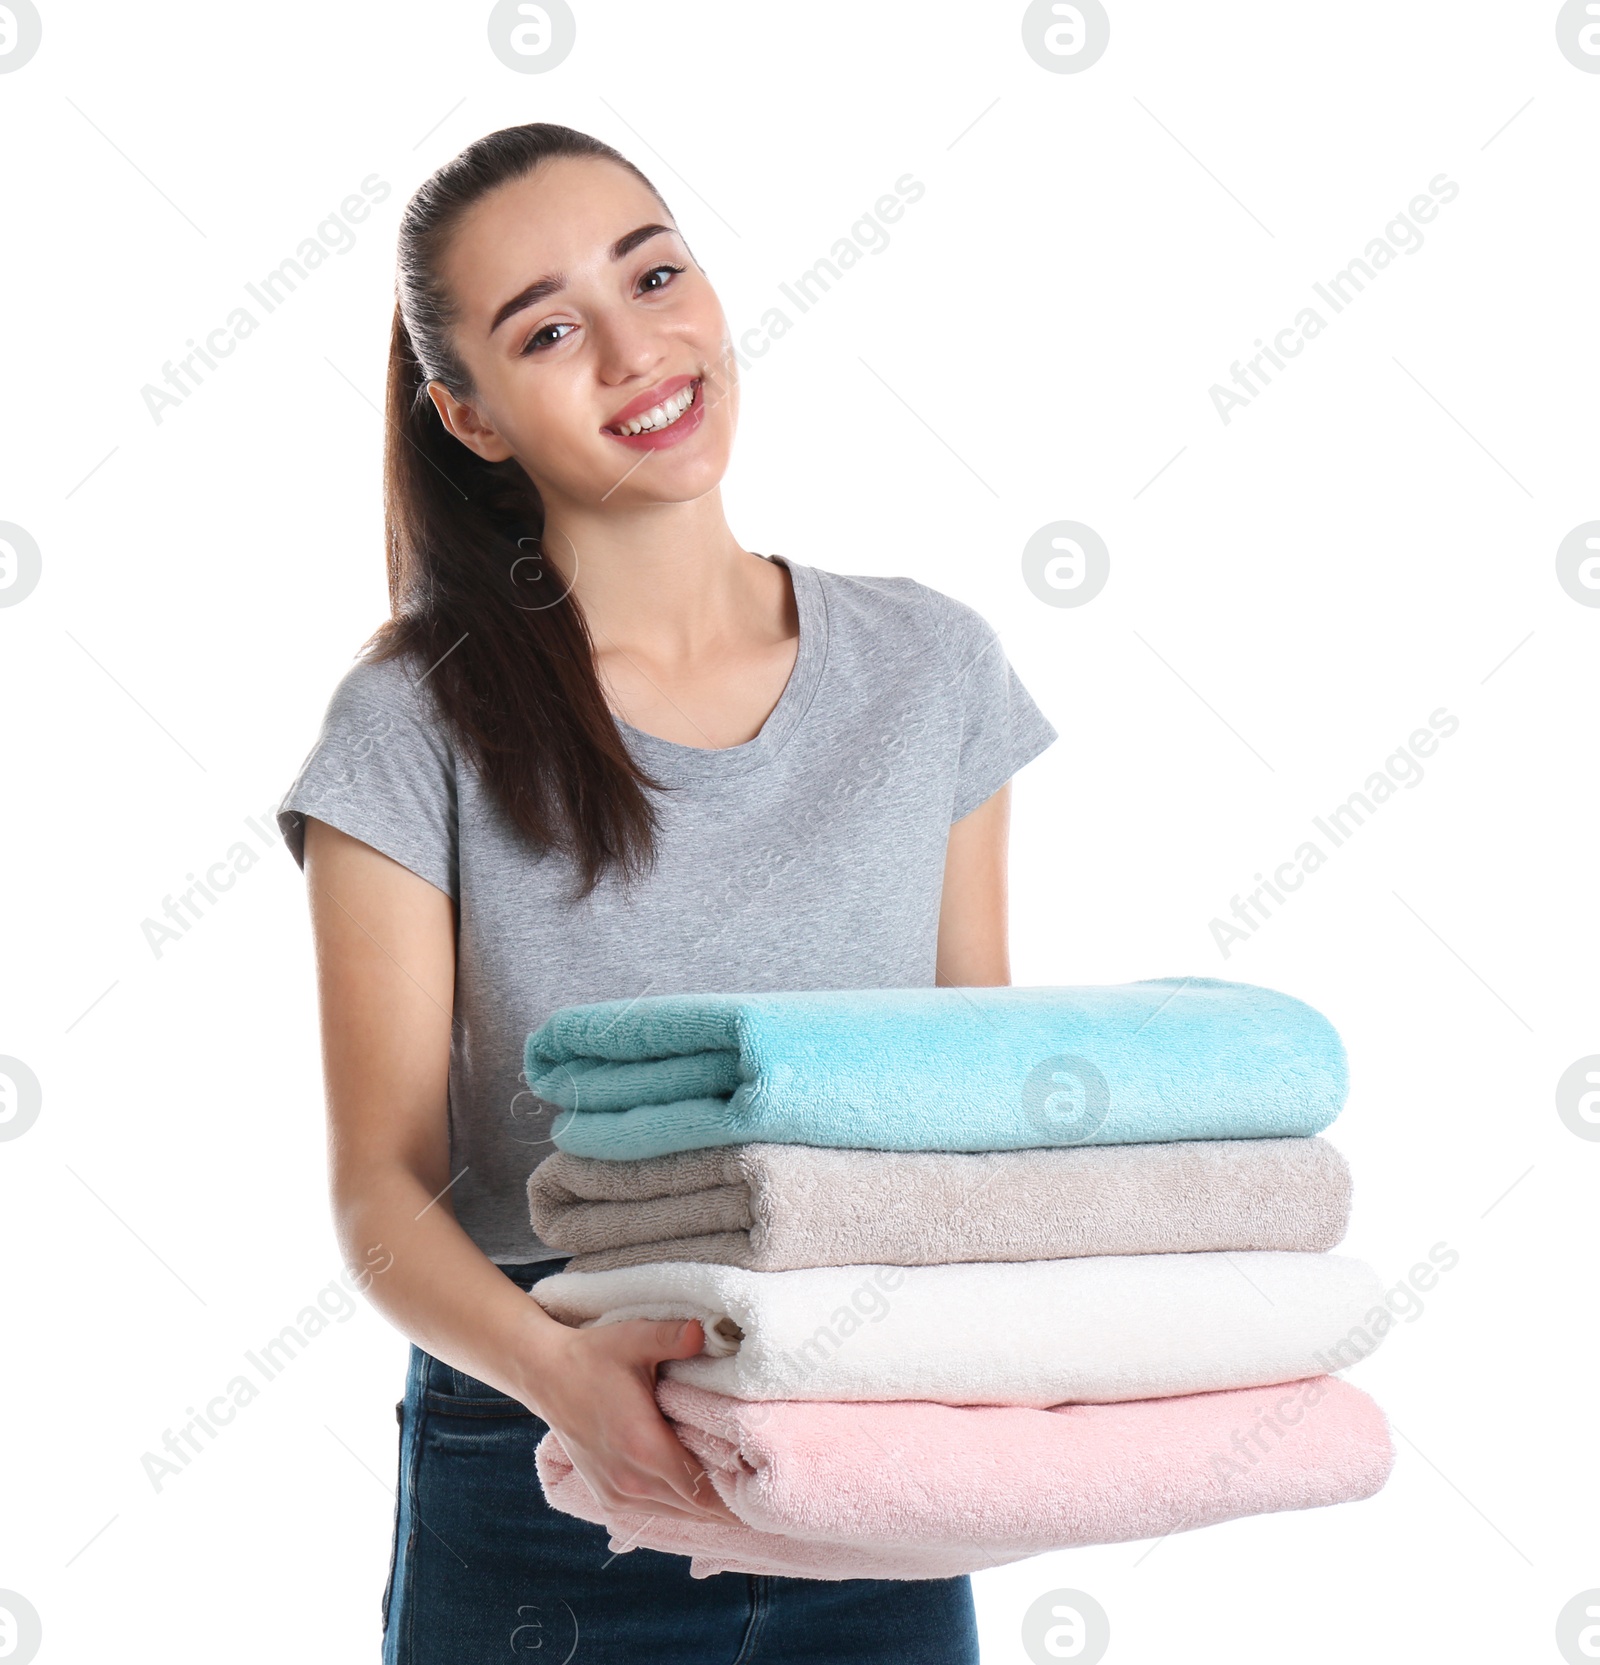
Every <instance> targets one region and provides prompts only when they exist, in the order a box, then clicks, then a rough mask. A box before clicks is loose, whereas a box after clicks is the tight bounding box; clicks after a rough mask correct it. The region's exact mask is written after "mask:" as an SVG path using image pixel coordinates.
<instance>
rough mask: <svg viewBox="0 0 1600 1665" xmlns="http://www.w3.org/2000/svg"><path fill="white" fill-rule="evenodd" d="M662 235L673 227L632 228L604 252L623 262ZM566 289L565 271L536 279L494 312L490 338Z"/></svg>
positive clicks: (672, 229) (669, 231) (669, 234)
mask: <svg viewBox="0 0 1600 1665" xmlns="http://www.w3.org/2000/svg"><path fill="white" fill-rule="evenodd" d="M663 232H665V233H666V234H667V235H668V236H669V237H670V236H672V235H674V228H673V227H672V226H670V225H641V226H635V227H634V229H633V230H632V231H630V232H627V233H625V234H624V235H623V236H621V237H619V238H618V239H617V240H616V242H614V243H613V244H612V245H611V247H610V249H609V250H607V253H608V254H609V255H610V257H611V259H612V260H626V259H627V258H628V256H629V255H630V254H632V253H633V251H634V250H635V249H636V248H638V247H639V245H640V244H641V243H648V242H649V241H650V239H651V238H652V237H659V236H660V235H661V234H662V233H663ZM566 286H567V278H566V273H564V272H552V273H551V274H550V275H549V276H548V277H542V278H536V279H535V280H534V281H533V282H532V283H530V284H529V285H528V287H527V288H526V289H524V290H521V291H520V292H519V293H518V294H515V295H513V296H512V297H511V299H510V300H509V301H507V302H506V303H505V305H504V306H502V307H501V308H500V310H499V311H498V312H497V313H495V315H494V322H493V323H492V324H490V325H489V333H490V335H493V334H494V332H495V331H496V330H497V329H499V328H500V326H501V325H502V324H503V323H504V322H505V321H506V319H507V318H510V317H512V316H513V315H514V314H516V313H518V312H522V311H525V310H526V309H527V308H528V307H530V306H537V305H538V304H539V302H540V301H542V300H545V299H547V298H548V297H549V296H551V295H556V294H559V293H560V292H561V291H562V290H563V289H565V288H566Z"/></svg>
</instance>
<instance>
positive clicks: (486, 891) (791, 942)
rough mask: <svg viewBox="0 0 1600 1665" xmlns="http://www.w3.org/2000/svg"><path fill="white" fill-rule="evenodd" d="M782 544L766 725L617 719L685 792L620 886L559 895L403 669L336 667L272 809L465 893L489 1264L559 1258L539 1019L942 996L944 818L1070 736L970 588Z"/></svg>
mask: <svg viewBox="0 0 1600 1665" xmlns="http://www.w3.org/2000/svg"><path fill="white" fill-rule="evenodd" d="M772 559H774V560H778V561H780V562H781V564H783V565H784V566H786V567H787V568H788V569H789V572H790V574H791V576H792V581H793V585H794V591H795V598H796V602H797V605H798V611H799V624H800V640H799V646H798V650H797V657H796V661H795V666H794V670H793V671H792V672H791V674H790V677H789V681H788V683H787V685H786V686H785V688H784V690H783V694H782V696H781V697H780V698H779V700H778V703H777V705H776V707H775V708H774V709H773V711H772V713H771V714H770V715H769V716H768V718H767V721H766V723H765V725H764V726H763V727H762V729H761V732H760V733H759V734H757V735H756V737H755V738H754V739H753V740H748V741H746V742H745V743H744V744H743V745H738V746H727V747H723V748H720V749H709V748H699V747H694V746H684V745H679V744H677V743H676V742H674V741H670V740H663V739H661V738H659V737H658V736H656V735H651V734H646V733H644V732H643V731H641V730H639V729H636V728H634V727H633V726H632V725H631V724H629V723H626V722H622V721H621V720H620V719H619V727H620V729H621V732H622V734H623V736H624V738H625V739H626V741H627V744H628V746H629V748H630V749H631V750H632V752H633V754H634V756H635V757H636V758H637V759H638V760H639V762H640V764H641V765H642V766H643V767H644V768H645V769H647V770H649V771H650V772H651V773H652V774H654V775H655V776H656V777H657V779H659V780H662V781H665V782H668V783H670V785H671V786H672V788H673V790H672V791H669V792H667V793H664V794H658V795H656V802H657V804H658V806H659V808H660V811H661V831H660V834H659V835H658V852H659V853H658V858H657V861H656V864H655V866H654V868H653V869H652V870H651V871H650V872H649V873H647V874H646V876H645V877H644V878H643V879H642V880H641V881H639V882H638V883H636V884H635V886H634V888H633V892H632V895H631V896H629V895H627V894H626V893H625V892H624V890H623V888H622V886H621V884H620V882H619V881H616V880H614V879H613V878H612V877H611V875H609V874H608V875H607V876H605V877H604V878H602V879H601V881H600V884H599V886H598V887H597V888H596V890H595V891H594V892H593V893H592V895H590V896H589V897H588V898H587V899H586V900H585V901H584V902H582V903H579V904H577V905H573V904H572V903H571V902H570V900H569V895H570V893H571V891H572V890H574V889H575V888H576V886H575V884H574V880H573V872H572V869H571V865H570V863H569V862H568V860H567V858H565V857H563V856H561V855H559V854H558V853H553V852H548V851H546V852H540V851H538V850H536V849H535V848H534V847H532V846H531V845H530V844H529V843H528V842H527V841H526V840H525V839H523V838H522V837H521V836H520V835H519V834H518V833H517V831H516V829H515V828H514V827H513V825H512V824H511V822H510V821H509V819H508V818H507V817H505V815H504V814H503V813H502V811H501V810H500V808H499V806H498V804H496V803H495V801H494V800H493V799H492V797H491V796H490V794H489V792H488V789H487V787H486V785H485V784H484V782H483V781H482V779H481V778H480V777H479V775H478V773H477V771H476V770H475V769H474V768H473V767H472V765H471V764H470V762H468V761H467V760H466V759H465V758H464V757H462V756H460V755H458V752H457V749H456V746H455V744H454V743H453V741H452V738H451V736H450V734H449V733H448V731H447V729H446V727H445V725H444V721H443V718H442V716H441V715H440V713H439V711H438V709H437V707H436V705H435V704H434V702H433V699H432V695H431V690H430V689H429V687H428V685H427V683H426V682H423V683H422V684H421V685H420V686H419V685H418V684H417V682H416V681H415V680H414V674H413V672H412V670H411V669H410V668H409V667H408V666H407V665H406V663H405V662H404V660H391V661H389V662H387V663H384V664H376V665H373V664H364V663H358V664H356V665H354V666H353V667H352V668H351V669H350V670H349V671H348V672H347V673H346V674H345V676H344V677H343V679H342V680H341V681H340V683H339V685H338V687H337V688H336V689H335V690H334V693H333V697H332V699H331V701H330V702H329V705H328V710H327V715H326V717H325V718H324V720H323V725H322V732H321V734H320V736H319V737H318V739H317V743H316V745H315V746H314V747H313V749H312V751H311V754H310V756H309V757H307V759H306V761H305V764H304V766H303V767H302V768H301V771H300V774H299V776H298V778H297V779H296V781H295V783H294V785H293V786H291V787H290V788H289V791H288V793H287V794H286V795H285V796H284V799H283V801H282V803H281V804H280V805H279V808H278V825H279V828H280V830H281V832H282V834H283V837H284V839H285V841H286V843H287V844H288V846H289V849H290V851H291V852H292V853H293V855H294V857H295V860H296V861H297V862H303V859H304V855H303V851H304V840H305V817H306V816H308V815H312V816H315V817H317V818H318V819H319V820H321V821H325V822H327V823H328V824H330V825H331V826H335V827H338V828H339V829H340V830H341V831H343V832H346V833H349V834H350V835H351V836H352V837H354V838H358V839H360V840H362V842H363V843H366V844H370V845H371V846H372V847H373V848H374V849H376V850H379V851H381V852H382V853H383V854H384V855H387V856H389V857H391V858H392V859H393V860H395V861H397V862H400V863H401V864H403V865H404V866H406V867H408V868H410V869H411V871H412V872H414V873H417V874H419V875H420V876H421V877H422V878H424V879H426V880H427V881H428V882H429V883H430V884H433V885H437V886H438V887H439V889H441V890H443V891H445V892H446V893H447V894H448V895H450V896H451V897H452V898H453V899H454V901H455V903H456V907H457V941H456V956H457V973H456V1022H455V1028H454V1034H453V1039H452V1043H451V1058H450V1088H449V1097H450V1145H451V1166H450V1172H451V1175H452V1178H453V1179H454V1181H455V1183H454V1184H453V1185H452V1187H451V1190H450V1200H451V1203H452V1204H453V1205H454V1208H455V1212H456V1216H457V1218H458V1219H459V1220H460V1222H461V1224H462V1226H463V1228H464V1229H465V1230H466V1232H467V1234H468V1235H469V1236H470V1237H471V1238H472V1240H473V1241H474V1242H475V1243H476V1244H477V1245H478V1246H479V1247H480V1248H481V1249H482V1250H483V1251H484V1253H485V1254H486V1255H487V1256H488V1257H489V1258H490V1259H491V1260H494V1261H498V1262H500V1263H502V1264H509V1263H514V1262H518V1261H531V1260H544V1259H549V1258H551V1257H552V1256H554V1255H555V1254H556V1253H557V1251H556V1250H553V1249H551V1248H549V1247H548V1246H547V1245H545V1244H543V1243H541V1242H540V1240H539V1239H538V1238H537V1237H536V1236H535V1235H534V1233H533V1231H532V1228H531V1227H530V1225H529V1222H528V1206H527V1196H526V1184H527V1179H528V1175H529V1174H530V1173H531V1172H532V1170H533V1169H534V1168H535V1167H536V1166H537V1165H538V1163H539V1162H540V1161H541V1160H543V1158H544V1157H545V1156H547V1155H548V1154H549V1153H550V1151H551V1150H552V1149H553V1148H554V1147H553V1146H552V1145H551V1143H550V1140H549V1131H550V1122H551V1119H552V1117H553V1116H554V1115H555V1114H556V1110H555V1107H554V1106H552V1105H550V1104H548V1103H547V1102H546V1101H544V1100H542V1099H538V1098H535V1097H534V1095H533V1094H532V1093H530V1092H529V1091H528V1088H527V1085H526V1083H525V1082H524V1081H523V1079H522V1073H521V1072H522V1047H523V1041H524V1039H525V1038H526V1036H527V1034H528V1032H529V1031H530V1030H532V1029H536V1028H538V1026H539V1025H540V1024H541V1023H543V1021H544V1020H545V1018H546V1017H548V1016H549V1015H550V1013H551V1012H553V1011H554V1010H556V1009H557V1008H558V1007H561V1006H572V1005H578V1004H580V1003H583V1002H587V1001H594V1000H612V999H618V998H629V997H632V996H635V995H648V994H688V993H717V992H729V993H732V992H740V993H744V992H754V991H759V990H777V989H842V988H927V987H931V986H932V985H933V982H934V959H935V946H936V936H937V930H938V923H939V901H940V892H941V888H942V885H943V879H944V861H945V851H946V844H947V841H948V837H949V831H950V826H951V823H952V822H954V821H958V820H960V819H961V817H962V816H964V815H966V814H968V813H969V812H970V811H971V810H973V809H976V808H977V807H978V805H979V804H981V803H983V802H984V801H985V800H986V799H987V798H989V797H991V796H992V795H993V794H994V793H995V792H997V791H998V790H999V789H1000V788H1001V787H1002V786H1003V785H1004V784H1005V783H1006V781H1008V780H1009V779H1010V778H1011V776H1012V775H1013V774H1014V773H1015V772H1016V771H1017V770H1018V769H1020V768H1021V767H1022V766H1023V765H1024V764H1025V763H1027V762H1029V761H1030V760H1031V759H1033V758H1034V757H1036V756H1038V754H1039V753H1040V752H1042V751H1043V750H1044V749H1045V747H1046V746H1048V745H1049V744H1050V743H1051V741H1053V740H1054V739H1055V738H1056V730H1055V728H1054V727H1053V726H1052V725H1051V723H1050V722H1049V721H1048V720H1047V719H1046V718H1045V716H1044V715H1043V714H1042V713H1041V711H1040V710H1039V708H1038V706H1037V705H1035V704H1034V702H1033V700H1032V698H1031V697H1030V696H1029V694H1028V692H1027V690H1026V689H1025V688H1024V687H1023V685H1022V683H1021V681H1020V679H1019V678H1018V676H1017V674H1016V672H1015V670H1013V668H1012V666H1011V664H1010V661H1009V660H1008V659H1007V658H1006V656H1005V652H1004V650H1003V648H1002V647H1001V645H1000V640H999V637H998V636H997V635H996V633H995V631H994V628H993V626H991V625H990V624H989V622H988V621H987V620H986V619H985V618H984V617H983V615H982V614H981V613H979V612H977V611H976V610H975V609H974V608H972V607H969V606H968V605H967V604H966V603H965V602H961V601H957V600H956V599H954V598H953V597H951V596H947V595H944V594H943V593H942V592H940V591H938V590H935V589H931V588H929V587H928V586H927V585H925V584H922V583H920V582H918V581H917V580H916V579H913V578H899V577H896V578H879V577H867V576H860V577H854V576H846V575H844V574H840V573H833V572H825V571H823V570H822V569H821V568H819V567H811V566H804V565H802V564H800V563H799V562H797V561H793V560H789V559H787V558H786V557H781V556H774V557H772Z"/></svg>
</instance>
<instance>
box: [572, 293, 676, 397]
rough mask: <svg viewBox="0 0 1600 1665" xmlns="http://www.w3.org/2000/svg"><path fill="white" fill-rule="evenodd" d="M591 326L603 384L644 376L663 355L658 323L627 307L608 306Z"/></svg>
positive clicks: (648, 373) (613, 385)
mask: <svg viewBox="0 0 1600 1665" xmlns="http://www.w3.org/2000/svg"><path fill="white" fill-rule="evenodd" d="M591 329H592V332H593V334H594V336H595V338H596V341H597V344H598V348H599V351H598V352H597V353H596V355H595V362H596V365H597V373H598V375H599V377H600V379H601V381H603V382H604V383H605V384H606V386H607V387H617V386H620V385H622V384H623V383H625V382H628V381H632V380H634V379H635V378H639V377H646V378H647V377H648V376H649V375H650V373H651V371H652V370H654V369H655V367H656V366H657V365H658V364H660V363H661V361H662V359H663V358H664V357H665V354H666V345H665V342H664V341H663V339H662V337H661V333H660V328H659V326H658V325H657V324H656V322H655V321H654V320H653V319H651V318H649V317H647V316H645V315H643V314H642V313H639V312H635V311H633V310H631V309H630V308H626V307H622V308H617V309H608V310H607V311H606V312H604V313H603V314H601V315H600V316H599V317H597V318H595V319H594V321H593V323H592V325H591Z"/></svg>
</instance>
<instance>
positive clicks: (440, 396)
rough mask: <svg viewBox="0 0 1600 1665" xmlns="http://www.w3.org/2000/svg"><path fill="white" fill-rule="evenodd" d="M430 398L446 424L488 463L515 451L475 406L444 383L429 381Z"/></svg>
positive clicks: (501, 459) (470, 449)
mask: <svg viewBox="0 0 1600 1665" xmlns="http://www.w3.org/2000/svg"><path fill="white" fill-rule="evenodd" d="M428 397H429V398H430V399H432V400H433V408H434V409H435V410H436V411H438V413H439V420H440V421H441V422H443V423H444V425H445V427H446V428H448V429H449V430H450V432H451V433H452V434H454V435H455V437H456V438H457V439H459V440H460V441H461V443H462V444H463V445H465V446H466V447H467V449H468V450H469V451H475V452H476V453H477V454H478V455H479V456H480V457H482V458H483V460H484V461H485V462H492V463H494V462H504V461H505V460H506V458H507V457H509V456H510V455H511V454H512V453H511V447H510V446H509V445H507V444H506V442H505V441H504V440H503V439H502V438H501V437H500V435H499V434H498V433H497V432H496V431H495V429H494V428H493V427H492V426H491V425H490V424H489V423H487V422H485V421H484V420H483V418H482V417H481V416H479V414H478V412H477V411H476V410H475V409H474V408H473V407H472V406H471V405H469V404H466V403H465V402H464V401H463V400H460V399H458V398H456V396H455V394H453V393H452V392H451V391H450V389H449V388H447V387H446V386H445V385H444V383H443V382H429V383H428Z"/></svg>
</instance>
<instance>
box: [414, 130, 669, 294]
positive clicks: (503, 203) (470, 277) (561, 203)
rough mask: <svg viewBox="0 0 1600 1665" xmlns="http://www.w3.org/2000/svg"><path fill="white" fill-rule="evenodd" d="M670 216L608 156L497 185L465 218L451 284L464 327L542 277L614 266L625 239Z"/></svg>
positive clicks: (564, 163)
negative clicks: (614, 251)
mask: <svg viewBox="0 0 1600 1665" xmlns="http://www.w3.org/2000/svg"><path fill="white" fill-rule="evenodd" d="M652 221H655V222H659V223H662V224H671V223H672V221H671V217H670V216H669V215H668V213H667V211H666V210H665V209H664V208H663V207H662V205H661V204H660V203H659V202H658V201H657V200H656V198H655V197H654V196H653V195H652V194H651V192H650V191H649V190H648V189H647V188H646V187H645V186H644V185H643V184H641V183H640V181H639V180H638V179H636V178H635V177H634V176H633V174H631V173H630V172H629V171H628V170H627V169H626V168H624V167H619V166H618V165H617V164H616V163H615V162H609V161H606V160H605V159H604V158H602V157H590V156H585V157H581V158H580V157H561V158H558V159H557V160H555V161H551V162H545V163H543V164H542V165H541V166H539V167H538V168H536V169H535V170H534V171H533V172H532V173H530V174H525V175H524V176H523V177H522V178H521V179H514V180H510V181H508V182H507V183H506V184H504V185H497V186H496V187H495V188H494V190H492V191H490V192H489V193H488V194H487V195H486V196H484V197H482V198H481V199H480V200H479V201H478V202H476V203H474V204H473V205H472V207H471V208H470V209H468V210H467V212H466V214H465V215H463V216H462V219H461V222H460V224H459V225H458V226H457V228H456V235H455V236H454V237H453V238H452V239H451V243H450V247H449V249H448V251H447V252H446V255H445V259H444V278H445V281H446V283H447V284H448V285H449V288H450V291H451V293H452V294H453V295H454V296H455V297H456V301H457V304H458V306H459V308H460V312H461V317H462V321H463V322H465V323H468V324H473V323H476V324H479V325H486V324H487V321H488V319H489V318H490V317H492V316H493V314H494V312H495V310H496V309H497V308H498V307H499V306H500V305H501V303H502V302H503V301H505V300H507V299H509V297H511V296H512V295H515V294H517V293H518V292H519V291H521V290H522V289H524V288H526V287H527V285H528V284H530V283H532V282H534V281H535V280H536V279H538V278H542V277H548V276H557V275H559V276H565V277H568V278H570V279H573V280H580V279H581V278H582V277H583V276H585V275H588V274H593V273H597V272H599V271H601V270H603V269H605V268H608V267H609V266H610V265H611V262H610V259H609V254H608V251H609V250H610V247H611V245H612V244H613V243H615V242H616V240H617V239H618V238H619V237H621V236H622V235H624V233H626V232H629V231H632V230H633V229H634V227H635V226H640V225H646V224H648V223H650V222H652Z"/></svg>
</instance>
